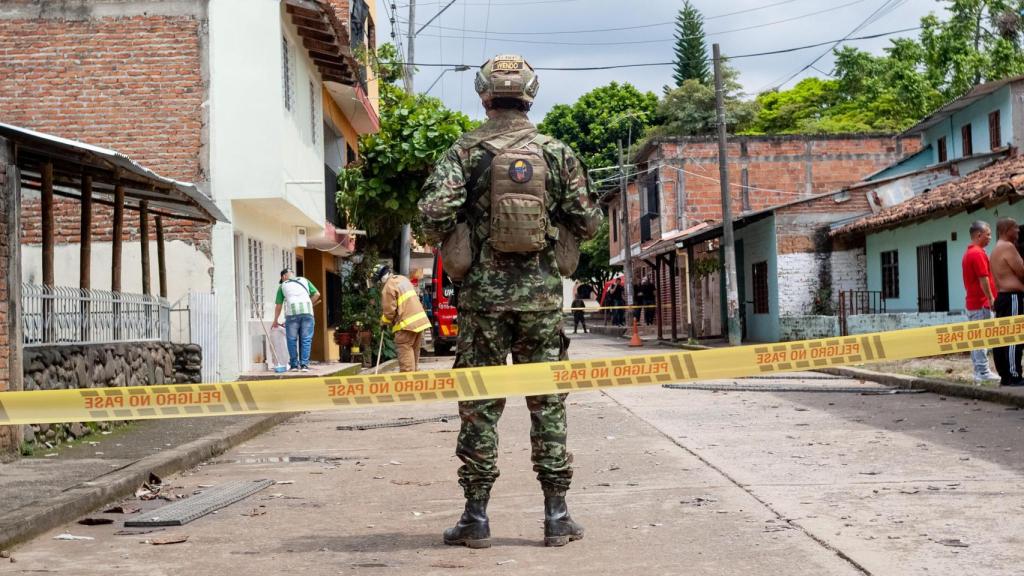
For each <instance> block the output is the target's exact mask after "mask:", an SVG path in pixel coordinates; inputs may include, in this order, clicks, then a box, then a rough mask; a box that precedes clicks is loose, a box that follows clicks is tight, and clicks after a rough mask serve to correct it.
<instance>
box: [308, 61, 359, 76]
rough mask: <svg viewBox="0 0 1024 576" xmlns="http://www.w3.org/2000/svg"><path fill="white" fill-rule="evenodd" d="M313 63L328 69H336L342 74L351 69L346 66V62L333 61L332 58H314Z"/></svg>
mask: <svg viewBox="0 0 1024 576" xmlns="http://www.w3.org/2000/svg"><path fill="white" fill-rule="evenodd" d="M313 63H314V64H316V65H317V66H318V67H320V68H327V69H328V70H336V71H338V72H341V73H342V74H345V73H347V72H349V71H351V68H349V67H348V66H346V65H345V64H344V63H339V62H332V61H330V60H324V59H322V58H313Z"/></svg>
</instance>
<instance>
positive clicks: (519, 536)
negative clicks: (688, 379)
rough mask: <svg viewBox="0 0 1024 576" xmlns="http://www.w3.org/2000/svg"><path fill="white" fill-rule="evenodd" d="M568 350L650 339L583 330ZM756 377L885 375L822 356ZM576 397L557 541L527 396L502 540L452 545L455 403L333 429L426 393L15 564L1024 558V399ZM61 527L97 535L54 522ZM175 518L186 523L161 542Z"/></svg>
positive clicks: (197, 569) (627, 563)
mask: <svg viewBox="0 0 1024 576" xmlns="http://www.w3.org/2000/svg"><path fill="white" fill-rule="evenodd" d="M661 350H664V349H661ZM571 351H572V354H573V357H574V358H597V357H607V356H617V355H624V354H630V353H644V352H648V353H649V352H651V351H652V348H645V349H642V350H635V349H629V348H626V347H625V346H624V343H623V342H622V341H619V340H613V339H610V338H604V337H596V336H588V337H583V336H582V335H581V336H580V337H579V338H577V339H576V340H575V341H574V343H573V347H572V350H571ZM428 361H429V362H430V364H428V365H427V366H425V367H426V368H440V367H443V366H445V362H450V359H437V360H429V359H428ZM723 383H726V384H727V383H728V382H723ZM745 383H747V384H757V385H777V386H780V387H781V386H787V385H794V384H802V385H813V386H820V387H833V386H864V385H866V386H873V385H871V384H865V383H861V382H857V381H851V380H842V379H831V378H826V377H824V376H823V375H820V374H817V375H808V377H807V378H806V379H800V378H799V377H786V378H781V379H773V380H750V381H745ZM878 388H879V389H880V390H883V389H884V388H883V387H881V386H878ZM569 404H570V408H569V417H570V448H571V449H572V451H573V453H574V461H575V467H576V477H575V479H574V483H573V489H572V491H571V492H570V495H569V504H570V509H571V510H572V512H573V515H574V517H576V519H577V520H578V521H580V522H581V523H583V524H584V525H585V526H586V529H587V534H586V538H585V539H584V540H582V541H580V542H577V543H573V544H571V545H569V546H567V547H565V548H561V549H546V548H543V547H542V546H541V541H542V527H541V522H540V520H541V517H542V500H541V495H540V491H539V487H538V485H537V483H536V481H535V480H534V479H533V473H532V471H531V469H530V462H529V439H528V432H527V431H528V426H529V419H528V413H527V411H526V408H525V403H524V401H523V400H522V399H521V398H517V399H513V400H511V401H510V403H509V406H508V408H507V409H506V415H505V418H503V420H502V423H501V433H502V440H501V442H502V443H501V460H500V462H499V464H500V466H501V469H502V477H501V479H500V480H499V482H498V484H497V486H496V488H495V491H494V493H493V495H492V502H491V506H490V510H489V511H490V515H491V523H492V534H493V541H494V546H493V547H492V548H490V549H486V550H468V549H465V548H458V547H446V546H444V545H443V544H441V538H440V533H441V531H442V530H443V529H444V528H445V527H447V526H449V525H451V524H452V523H453V522H454V521H455V519H456V518H457V517H458V515H459V513H460V512H461V504H462V500H461V493H460V490H459V487H458V485H457V484H456V481H455V469H456V468H457V466H458V461H457V459H456V458H455V457H454V455H453V446H454V442H455V434H456V430H457V422H455V421H452V422H447V423H444V422H437V423H429V424H421V425H415V426H405V427H391V428H381V429H374V430H364V431H339V430H336V427H337V426H343V425H351V424H360V423H377V422H394V421H399V419H401V418H427V417H432V416H441V415H445V414H454V413H455V411H456V410H455V407H454V406H453V405H449V404H420V405H416V406H403V407H396V408H394V409H389V410H379V409H378V410H376V411H371V410H367V409H360V410H349V411H344V412H334V413H315V414H305V415H300V416H298V417H296V418H294V419H293V420H291V421H290V422H287V423H285V424H283V425H280V426H278V427H277V428H275V429H273V430H272V431H270V432H269V433H266V434H264V435H262V436H259V437H257V438H256V439H254V440H251V441H249V442H247V443H245V444H242V445H240V446H239V447H238V448H236V449H234V450H232V451H230V452H228V453H227V454H225V455H223V456H221V457H218V458H217V459H216V460H214V461H212V462H208V463H206V464H205V465H203V466H201V467H198V468H196V469H194V470H191V471H188V472H186V473H183V474H180V475H176V476H173V477H171V478H167V479H165V483H166V484H168V485H170V486H172V487H174V488H173V492H175V493H179V494H191V493H193V491H195V490H198V489H200V488H201V487H203V486H208V485H216V484H218V483H223V482H225V481H229V480H240V479H259V478H271V479H274V480H277V481H281V482H286V483H284V484H279V485H275V486H272V487H270V488H268V489H266V490H264V491H262V492H260V493H258V494H256V495H255V496H252V497H250V498H248V499H246V500H244V501H242V502H240V503H237V504H234V505H232V506H230V507H228V508H225V509H222V510H221V511H220V512H219V513H217V514H214V515H209V516H206V517H204V518H201V519H199V520H197V521H195V522H193V523H191V524H188V525H186V526H184V527H181V528H168V529H164V530H162V531H159V532H152V533H148V534H141V533H138V532H141V530H138V529H128V530H125V529H124V528H123V527H122V526H121V522H120V520H122V519H123V517H120V518H117V520H118V522H117V523H115V524H113V525H106V526H81V525H77V524H70V525H67V526H65V527H63V528H61V529H59V530H56V531H54V532H52V533H50V534H48V535H45V536H42V537H40V538H38V539H36V540H35V541H33V542H30V543H28V544H26V545H24V546H21V547H18V548H16V549H15V550H14V551H13V556H14V559H15V560H16V563H14V564H10V565H7V564H3V565H0V567H2V568H0V572H4V573H7V572H10V573H15V574H17V573H26V574H27V573H67V574H75V575H84V574H140V575H141V574H145V575H157V574H213V573H220V574H249V573H253V572H259V573H263V574H273V573H283V572H288V573H304V574H309V575H317V574H356V573H359V574H364V573H365V574H451V573H454V574H492V573H503V572H504V573H510V574H518V573H541V574H624V573H634V574H681V573H686V574H716V575H717V574H721V575H741V574H742V575H749V574H787V575H808V576H810V575H816V576H820V575H856V574H874V575H894V576H895V575H900V576H904V575H912V574H920V575H936V574H950V575H952V574H969V575H972V576H983V575H1010V574H1019V573H1020V566H1022V565H1024V546H1022V543H1024V519H1022V518H1024V514H1022V513H1024V447H1022V442H1021V441H1022V440H1024V411H1020V410H1016V409H1008V408H1007V407H1005V406H1001V405H996V404H988V403H983V402H975V401H965V400H961V399H955V398H942V397H939V396H937V395H933V394H911V395H860V394H850V393H786V392H770V393H769V392H711V391H692V390H672V389H664V388H658V387H651V388H642V389H633V390H615V391H611V392H608V393H598V392H594V393H586V394H575V395H573V396H571V397H570V398H569ZM135 503H136V504H138V505H141V506H143V507H144V509H145V510H150V509H152V508H154V507H155V506H156V505H157V504H156V502H135ZM97 516H107V517H112V518H113V517H114V516H111V515H103V514H97ZM62 532H67V533H71V534H74V535H77V536H89V537H92V538H95V540H90V541H58V540H54V539H53V537H54V536H56V535H57V534H59V533H62ZM125 532H129V533H128V534H125ZM174 535H188V537H189V538H188V541H187V542H185V543H180V544H172V545H166V546H154V545H151V544H149V543H146V541H147V540H148V539H154V538H167V537H169V536H174Z"/></svg>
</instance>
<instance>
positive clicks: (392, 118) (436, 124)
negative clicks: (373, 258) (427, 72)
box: [337, 44, 473, 251]
mask: <svg viewBox="0 0 1024 576" xmlns="http://www.w3.org/2000/svg"><path fill="white" fill-rule="evenodd" d="M395 58H397V51H394V49H393V47H390V45H387V44H386V45H384V46H382V47H381V48H380V49H379V50H378V53H377V66H378V68H377V69H378V70H379V73H380V74H381V75H382V77H384V78H390V79H394V78H395V77H396V76H395V74H396V70H395V64H394V59H395ZM380 109H381V110H380V131H379V132H377V133H376V134H365V135H363V136H361V137H360V139H359V152H360V159H359V160H358V161H357V162H355V163H353V164H350V165H349V166H348V167H346V168H345V169H344V170H342V172H341V174H340V175H339V176H338V187H339V192H338V196H337V206H338V211H339V212H340V213H341V214H342V215H343V216H344V217H345V218H346V221H347V222H348V224H349V225H350V226H355V227H357V228H360V229H363V230H368V231H370V235H369V236H368V238H367V246H366V247H365V248H366V249H368V250H370V251H380V250H386V249H388V248H389V247H390V246H391V245H392V244H393V243H394V241H395V240H396V239H397V238H398V236H399V234H400V231H401V228H402V226H403V225H404V224H406V223H409V222H412V221H413V220H414V219H415V218H416V216H417V214H418V211H417V208H416V203H417V202H418V201H419V199H420V189H421V188H422V187H423V182H424V181H425V180H426V178H427V175H428V174H429V173H430V169H431V168H432V167H433V165H434V162H435V161H436V160H437V158H438V157H439V156H440V155H441V154H443V153H444V151H445V150H447V149H448V148H449V147H450V146H451V145H452V144H454V143H455V141H456V140H458V138H459V136H461V135H462V133H463V132H465V131H466V130H469V129H470V128H471V127H472V126H473V123H472V121H471V120H470V119H469V117H467V116H466V115H465V114H462V113H461V112H455V111H452V110H449V109H447V108H445V107H444V105H443V104H442V103H441V101H440V100H439V99H437V98H432V97H430V96H426V95H423V94H417V95H415V96H411V95H409V94H407V93H406V92H404V91H403V90H402V89H401V88H399V87H397V86H395V85H393V84H390V83H381V88H380Z"/></svg>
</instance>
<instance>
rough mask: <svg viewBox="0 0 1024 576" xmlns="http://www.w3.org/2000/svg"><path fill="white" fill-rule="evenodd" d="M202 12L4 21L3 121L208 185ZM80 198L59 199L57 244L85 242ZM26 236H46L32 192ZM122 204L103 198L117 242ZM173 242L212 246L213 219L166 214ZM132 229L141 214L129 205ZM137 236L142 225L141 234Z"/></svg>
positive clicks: (99, 229)
mask: <svg viewBox="0 0 1024 576" xmlns="http://www.w3.org/2000/svg"><path fill="white" fill-rule="evenodd" d="M204 34H205V23H204V21H203V20H202V18H199V17H195V16H189V15H170V14H163V15H153V14H150V15H144V14H143V15H132V16H126V17H120V18H113V17H104V18H90V19H85V20H74V19H64V18H59V17H54V18H44V19H25V18H8V19H3V18H0V54H2V57H0V121H3V122H6V123H10V124H16V125H19V126H24V127H26V128H31V129H33V130H38V131H41V132H46V133H49V134H54V135H57V136H62V137H65V138H72V139H76V140H81V141H83V142H87V143H89V144H94V145H98V146H103V147H106V148H111V149H114V150H117V151H118V152H121V153H123V154H126V155H128V156H129V157H131V158H132V159H133V160H135V161H137V162H139V163H140V164H142V165H143V166H146V167H147V168H149V169H151V170H153V171H155V172H156V173H158V174H160V175H162V176H167V177H170V178H175V179H178V180H184V181H190V182H202V181H204V180H205V179H206V174H205V173H204V169H203V163H202V160H201V159H202V154H203V142H202V132H203V118H204V116H203V111H202V105H203V101H204V100H205V98H206V95H205V91H206V88H205V83H204V79H203V74H202V61H201V59H202V58H203V42H204V40H203V35H204ZM79 210H80V204H79V203H78V202H75V201H70V200H64V199H57V201H56V208H55V211H56V214H55V224H56V226H55V228H56V230H57V234H58V237H57V242H58V243H62V242H77V241H78V230H79V219H78V218H79V216H78V214H79ZM22 214H23V220H24V223H23V242H25V243H39V242H41V238H40V236H39V231H40V225H39V218H40V215H39V202H38V200H37V199H35V198H33V197H32V196H28V195H26V198H25V201H24V203H23V207H22ZM112 214H113V213H112V210H111V209H110V208H108V207H105V206H99V205H94V217H93V218H94V226H93V234H94V239H95V240H96V241H101V242H102V241H105V240H106V241H109V240H110V236H111V230H110V223H111V221H112ZM164 224H165V227H166V237H167V239H168V240H183V241H186V242H191V243H197V244H202V245H203V246H206V245H208V244H209V237H210V230H209V227H208V226H204V225H197V224H194V223H190V222H183V221H174V222H168V221H165V223H164ZM125 225H126V227H127V228H129V229H132V230H137V228H138V215H137V213H134V212H127V213H126V215H125ZM133 234H136V235H137V232H133Z"/></svg>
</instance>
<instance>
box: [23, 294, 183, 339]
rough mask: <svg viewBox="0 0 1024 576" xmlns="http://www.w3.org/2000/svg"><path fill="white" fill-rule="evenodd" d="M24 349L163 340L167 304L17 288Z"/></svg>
mask: <svg viewBox="0 0 1024 576" xmlns="http://www.w3.org/2000/svg"><path fill="white" fill-rule="evenodd" d="M21 306H22V308H21V314H22V324H23V333H24V338H23V341H24V344H25V345H26V346H45V345H49V344H98V343H108V342H138V341H141V340H155V341H169V340H170V336H171V305H170V303H169V302H168V301H167V300H165V299H163V298H159V297H156V296H146V295H143V294H124V293H119V292H108V291H105V290H85V289H81V288H69V287H61V286H39V285H37V284H22V286H21Z"/></svg>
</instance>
